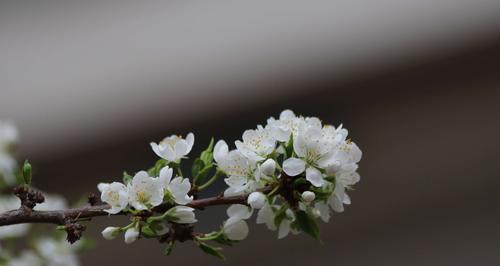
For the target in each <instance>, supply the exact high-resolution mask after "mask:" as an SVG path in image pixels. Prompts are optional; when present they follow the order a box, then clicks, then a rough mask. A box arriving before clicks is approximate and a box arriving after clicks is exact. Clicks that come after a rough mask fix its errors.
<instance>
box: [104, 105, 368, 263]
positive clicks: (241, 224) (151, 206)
mask: <svg viewBox="0 0 500 266" xmlns="http://www.w3.org/2000/svg"><path fill="white" fill-rule="evenodd" d="M193 144H194V135H193V134H192V133H189V134H188V135H187V136H186V137H185V138H183V137H181V136H177V135H173V136H170V137H167V138H165V139H164V140H163V141H161V142H160V143H154V142H153V143H151V148H152V150H153V152H154V153H155V154H156V155H158V156H159V157H160V159H159V160H158V161H157V162H156V163H155V165H154V166H153V167H152V168H150V169H149V170H148V171H139V172H137V173H136V174H135V175H134V176H129V175H128V174H126V173H125V175H124V177H123V179H124V181H123V183H121V182H112V183H101V184H99V185H98V188H99V190H100V191H101V200H102V201H103V202H105V203H107V204H109V208H108V209H106V211H107V212H108V213H109V214H117V213H120V212H121V213H126V214H131V215H133V216H134V218H133V219H132V223H130V224H129V225H127V226H124V227H112V226H111V227H107V228H105V229H104V230H103V232H102V235H103V237H104V238H105V239H113V238H115V237H116V236H117V235H118V234H120V233H121V232H124V237H125V242H126V243H132V242H134V241H135V240H137V239H138V238H139V237H141V236H143V237H146V238H152V237H155V238H158V239H159V240H160V242H166V243H167V244H168V245H167V248H166V253H167V254H168V253H170V252H171V250H172V247H173V244H174V243H175V241H177V240H178V241H185V240H193V241H194V242H195V243H196V244H197V245H198V246H199V247H200V248H201V249H202V250H203V251H205V252H206V253H208V254H211V255H215V256H218V257H220V258H222V257H223V256H222V254H221V253H220V248H218V247H215V246H212V245H210V244H208V243H207V242H208V241H214V242H217V243H220V244H227V245H231V244H232V243H233V242H236V241H241V240H243V239H245V238H246V237H247V236H248V232H249V226H248V223H247V220H249V219H250V218H251V217H252V215H253V214H254V213H257V219H256V222H257V223H258V224H265V225H266V226H267V227H268V228H269V229H270V230H273V231H274V230H275V231H278V238H283V237H285V236H287V235H288V234H289V233H290V232H291V233H294V234H296V233H300V232H305V233H307V234H309V235H311V236H313V237H315V238H318V236H319V230H318V226H317V223H316V220H317V219H322V220H323V221H325V222H328V220H329V219H330V215H331V210H333V211H336V212H342V211H343V210H344V204H350V198H349V196H348V195H347V193H346V191H347V190H350V189H351V188H352V186H353V185H354V184H355V183H357V182H358V181H359V174H358V173H357V172H356V171H357V168H358V162H359V161H360V159H361V150H360V149H359V148H358V146H357V145H356V144H355V143H354V142H352V141H351V140H349V139H347V130H346V129H344V128H343V127H342V125H340V126H338V127H335V126H333V125H323V124H322V122H321V121H320V120H319V119H318V118H316V117H303V116H297V115H295V114H294V113H293V112H292V111H290V110H285V111H283V112H282V113H281V114H280V116H279V118H278V119H276V118H273V117H271V118H269V119H268V120H267V124H266V125H264V126H263V125H258V126H257V128H255V129H250V130H246V131H245V132H244V133H243V136H242V139H241V140H237V141H236V142H235V148H234V149H232V150H230V149H229V145H228V144H227V143H226V142H225V141H224V140H219V141H218V142H217V143H216V144H215V145H214V141H213V140H212V141H211V143H210V145H209V147H208V148H207V149H206V150H204V151H203V152H202V153H201V154H200V156H199V157H198V158H195V159H194V161H193V164H192V171H191V177H192V179H191V180H190V179H188V178H184V177H183V174H182V172H181V163H182V160H183V159H185V158H186V156H187V155H188V154H189V152H190V151H191V149H192V147H193ZM174 172H175V173H176V174H175V175H174ZM210 173H213V175H212V176H211V177H210ZM174 176H175V178H174ZM221 176H224V182H225V183H226V185H227V188H226V189H225V191H224V193H223V194H222V195H220V196H218V197H215V198H213V199H212V201H214V202H215V201H218V202H220V204H228V203H231V204H232V205H230V206H229V208H228V209H227V216H228V218H227V219H226V220H225V221H224V222H223V223H222V226H221V227H220V228H219V229H218V230H215V231H213V232H211V233H194V232H193V226H192V225H191V224H193V223H195V222H196V219H195V214H194V209H193V208H192V206H195V205H196V204H195V203H196V202H194V201H193V196H196V195H197V193H198V192H200V191H201V190H203V189H205V188H206V187H208V186H210V185H211V184H213V183H214V182H215V181H216V180H217V179H218V178H219V177H221ZM201 203H203V200H201ZM205 203H206V202H205ZM207 205H208V204H207ZM201 207H202V208H203V206H201ZM158 213H159V214H158Z"/></svg>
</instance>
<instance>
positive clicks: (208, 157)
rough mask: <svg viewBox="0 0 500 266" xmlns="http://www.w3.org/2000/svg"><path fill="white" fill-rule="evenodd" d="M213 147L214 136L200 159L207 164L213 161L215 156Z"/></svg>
mask: <svg viewBox="0 0 500 266" xmlns="http://www.w3.org/2000/svg"><path fill="white" fill-rule="evenodd" d="M213 149H214V138H212V139H211V140H210V144H208V147H207V149H206V150H204V151H202V152H201V155H200V159H201V160H202V161H203V162H204V163H205V165H208V164H210V163H211V162H212V161H213V158H214V153H213Z"/></svg>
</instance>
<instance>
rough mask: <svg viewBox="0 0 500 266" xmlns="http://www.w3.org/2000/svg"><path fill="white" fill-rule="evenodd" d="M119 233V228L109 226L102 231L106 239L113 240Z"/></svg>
mask: <svg viewBox="0 0 500 266" xmlns="http://www.w3.org/2000/svg"><path fill="white" fill-rule="evenodd" d="M119 232H120V228H119V227H114V226H108V227H106V228H104V230H102V232H101V234H102V237H104V239H106V240H112V239H114V238H115V237H116V236H117V235H118V233H119Z"/></svg>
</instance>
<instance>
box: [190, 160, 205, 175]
mask: <svg viewBox="0 0 500 266" xmlns="http://www.w3.org/2000/svg"><path fill="white" fill-rule="evenodd" d="M203 167H205V163H204V162H203V161H202V160H201V159H200V158H196V159H195V160H194V162H193V167H191V176H193V177H196V176H198V174H199V172H200V170H201V169H203Z"/></svg>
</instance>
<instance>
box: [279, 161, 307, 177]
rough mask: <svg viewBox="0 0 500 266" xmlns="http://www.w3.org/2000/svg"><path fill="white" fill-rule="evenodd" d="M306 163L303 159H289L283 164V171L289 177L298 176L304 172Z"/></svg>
mask: <svg viewBox="0 0 500 266" xmlns="http://www.w3.org/2000/svg"><path fill="white" fill-rule="evenodd" d="M305 168H306V163H305V162H304V161H302V160H301V159H297V158H288V159H286V160H285V161H284V162H283V171H285V173H286V174H287V175H289V176H297V175H299V174H301V173H303V172H304V170H305Z"/></svg>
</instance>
